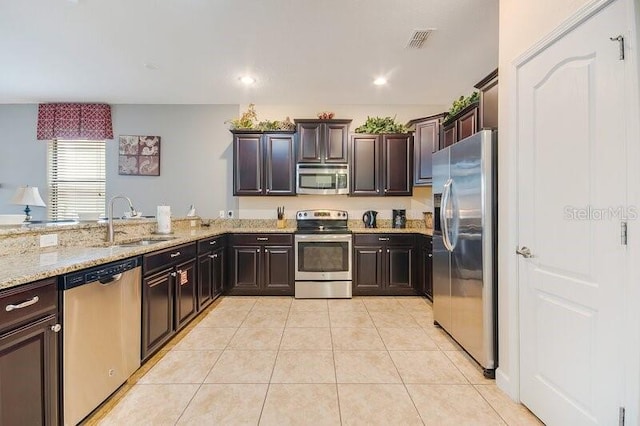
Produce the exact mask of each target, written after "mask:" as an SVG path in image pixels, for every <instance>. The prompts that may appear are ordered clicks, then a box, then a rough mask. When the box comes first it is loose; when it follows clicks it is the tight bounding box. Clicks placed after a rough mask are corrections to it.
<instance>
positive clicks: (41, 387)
mask: <svg viewBox="0 0 640 426" xmlns="http://www.w3.org/2000/svg"><path fill="white" fill-rule="evenodd" d="M23 288H24V289H25V290H24V291H23ZM48 294H51V295H53V298H52V299H51V300H49V299H50V298H49V297H47V295H48ZM56 294H57V293H56V280H55V278H54V279H48V280H43V281H40V282H37V283H33V284H27V285H25V286H24V287H23V286H21V287H19V288H14V289H11V290H8V291H5V292H2V293H0V304H1V305H2V313H0V425H57V424H59V423H60V421H59V413H58V404H59V400H58V386H59V377H60V376H59V365H58V349H59V335H58V333H57V331H56V330H59V326H58V312H57V298H56ZM34 295H37V296H39V300H38V301H37V302H36V303H34V304H32V305H31V306H29V307H27V308H22V309H15V310H10V311H7V310H6V307H7V306H9V305H15V304H20V303H23V302H25V301H29V300H33V297H34Z"/></svg>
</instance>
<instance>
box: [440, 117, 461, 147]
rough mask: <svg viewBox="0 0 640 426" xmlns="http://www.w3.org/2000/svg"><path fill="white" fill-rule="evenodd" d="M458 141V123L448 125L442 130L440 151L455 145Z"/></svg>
mask: <svg viewBox="0 0 640 426" xmlns="http://www.w3.org/2000/svg"><path fill="white" fill-rule="evenodd" d="M457 141H458V133H457V126H456V122H455V121H454V122H453V123H450V124H447V125H446V126H445V127H444V129H443V130H442V143H441V144H440V149H442V148H446V147H448V146H451V145H453V144H454V143H456V142H457Z"/></svg>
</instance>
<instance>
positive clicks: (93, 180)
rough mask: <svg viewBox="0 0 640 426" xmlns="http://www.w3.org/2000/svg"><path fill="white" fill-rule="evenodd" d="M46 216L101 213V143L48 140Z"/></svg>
mask: <svg viewBox="0 0 640 426" xmlns="http://www.w3.org/2000/svg"><path fill="white" fill-rule="evenodd" d="M47 176H48V183H49V185H48V186H49V204H48V210H49V214H48V215H49V219H51V220H60V219H75V218H78V215H79V214H82V213H98V214H104V212H105V186H106V185H105V142H104V141H77V140H57V141H50V142H48V148H47Z"/></svg>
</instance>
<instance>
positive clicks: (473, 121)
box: [456, 107, 478, 142]
mask: <svg viewBox="0 0 640 426" xmlns="http://www.w3.org/2000/svg"><path fill="white" fill-rule="evenodd" d="M477 131H478V108H477V107H476V108H472V109H471V110H470V111H468V112H466V113H465V114H463V115H462V116H460V118H458V130H457V133H458V140H459V141H460V140H462V139H464V138H468V137H469V136H471V135H473V134H474V133H475V132H477ZM456 142H457V141H456Z"/></svg>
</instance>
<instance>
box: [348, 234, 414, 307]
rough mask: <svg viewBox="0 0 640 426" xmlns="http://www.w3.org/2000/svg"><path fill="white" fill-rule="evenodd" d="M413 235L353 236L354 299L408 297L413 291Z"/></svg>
mask: <svg viewBox="0 0 640 426" xmlns="http://www.w3.org/2000/svg"><path fill="white" fill-rule="evenodd" d="M416 252H417V248H416V239H415V235H414V234H411V235H406V234H405V235H394V234H355V235H354V249H353V259H354V267H353V270H354V275H353V294H354V295H367V294H368V295H395V296H401V295H412V294H416V293H418V294H420V292H419V291H416V288H415V287H416V274H417V272H418V271H417V269H416Z"/></svg>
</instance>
